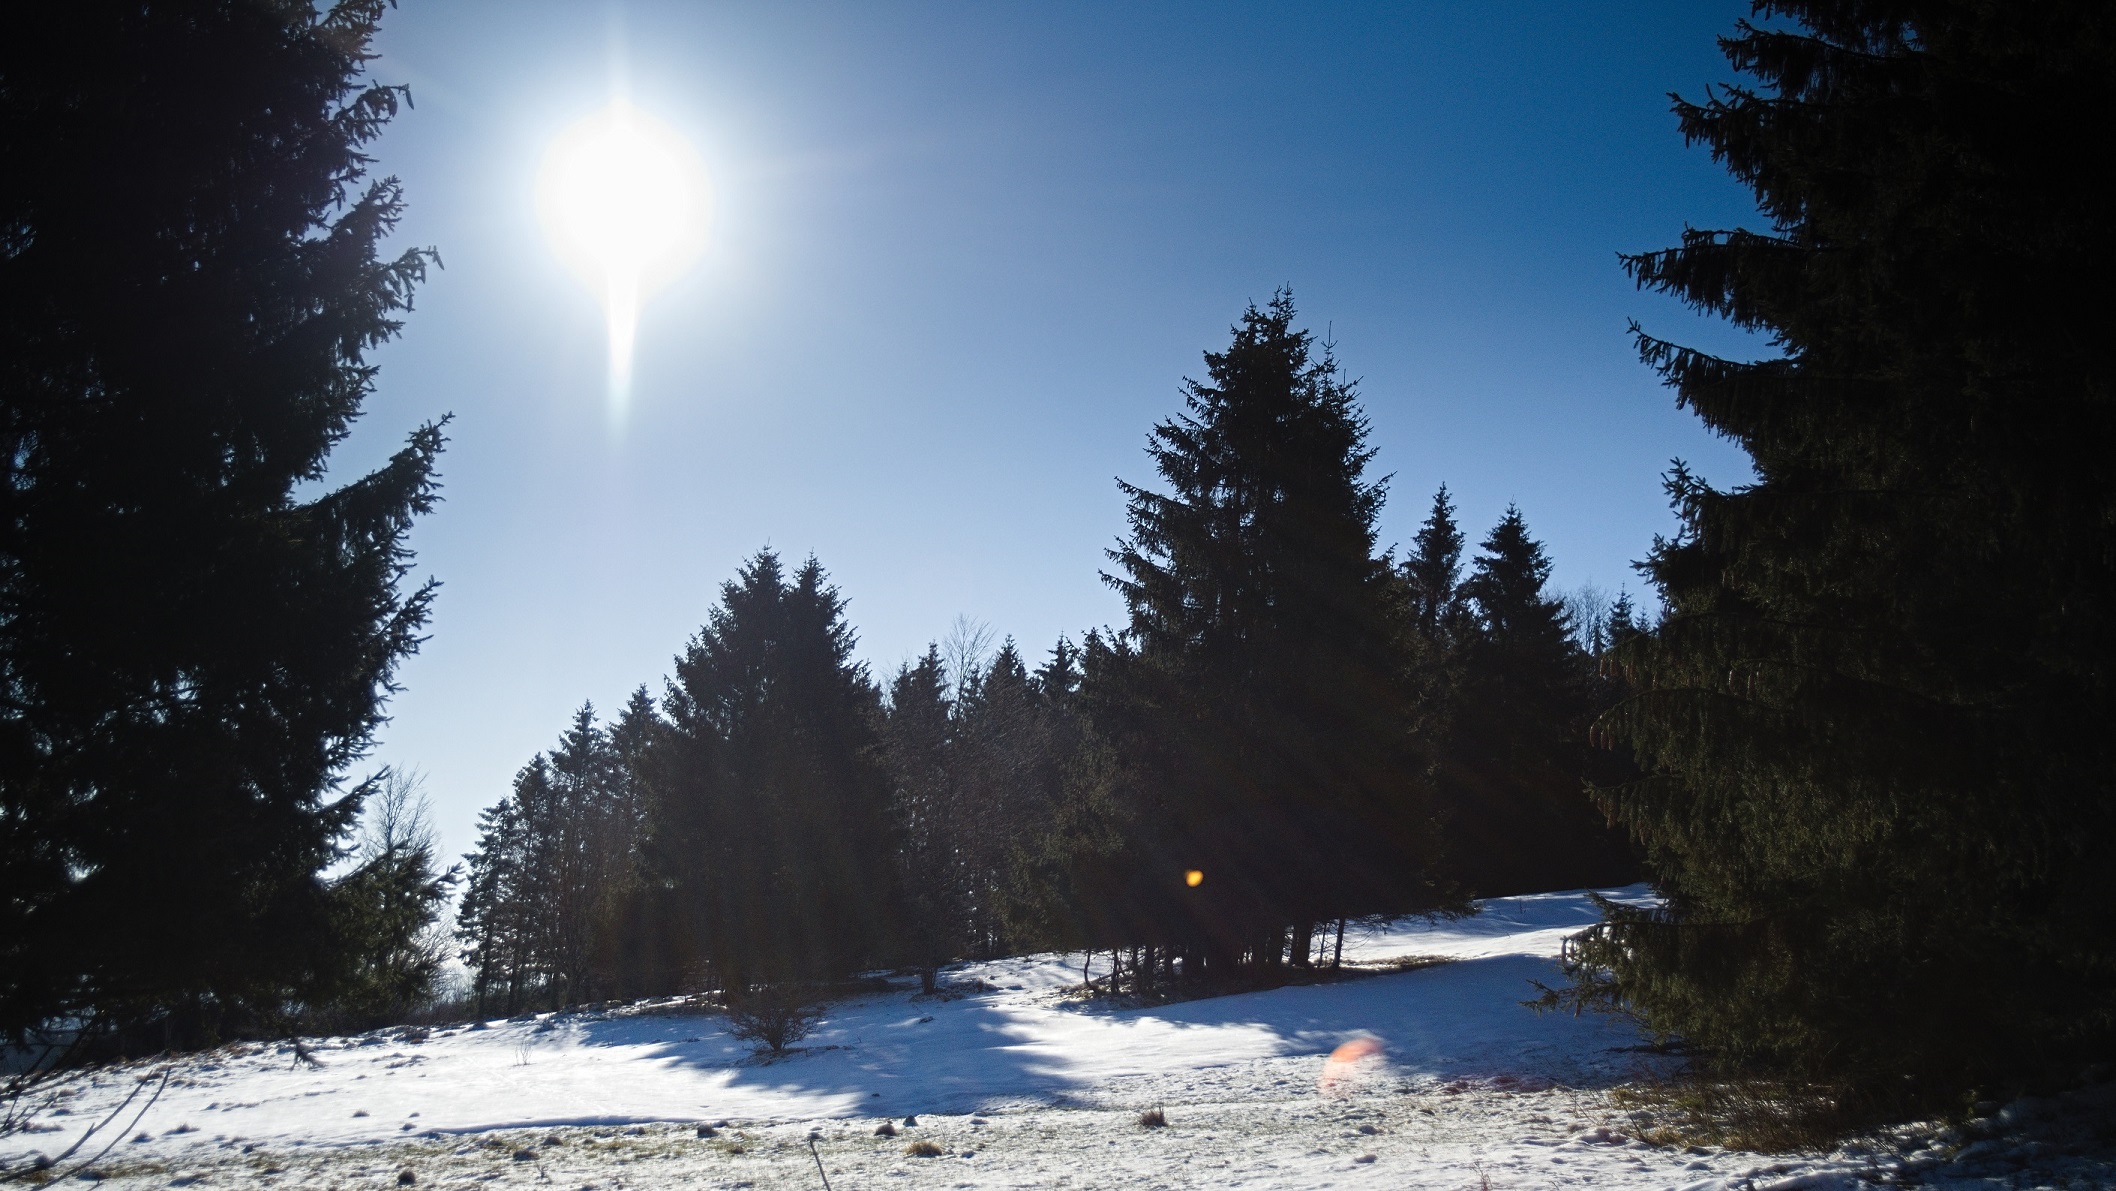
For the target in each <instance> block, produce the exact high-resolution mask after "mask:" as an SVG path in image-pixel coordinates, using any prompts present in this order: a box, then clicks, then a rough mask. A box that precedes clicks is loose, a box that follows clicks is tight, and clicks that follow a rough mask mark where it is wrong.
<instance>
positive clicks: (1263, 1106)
mask: <svg viewBox="0 0 2116 1191" xmlns="http://www.w3.org/2000/svg"><path fill="white" fill-rule="evenodd" d="M1607 892H1608V893H1610V895H1612V896H1617V897H1624V898H1640V897H1643V896H1644V891H1643V890H1641V889H1628V890H1616V891H1607ZM1594 917H1595V914H1594V910H1593V907H1592V905H1591V903H1590V902H1589V901H1588V900H1587V898H1586V896H1585V895H1584V894H1580V893H1570V894H1547V895H1539V896H1533V897H1520V898H1506V899H1499V900H1495V901H1492V902H1489V903H1487V904H1486V906H1485V909H1484V912H1483V913H1481V914H1480V915H1478V916H1476V917H1474V918H1471V919H1466V920H1462V921H1457V922H1441V923H1428V922H1424V921H1422V920H1409V921H1403V922H1397V923H1389V924H1382V925H1378V926H1375V927H1372V928H1370V929H1368V930H1365V931H1362V932H1357V933H1355V934H1354V935H1353V936H1351V937H1349V938H1348V939H1347V942H1346V956H1347V959H1348V960H1354V961H1358V962H1360V963H1362V964H1368V965H1378V964H1380V963H1382V962H1383V961H1387V960H1392V959H1397V958H1402V957H1410V956H1420V957H1440V958H1445V959H1447V960H1450V961H1452V962H1448V963H1443V964H1435V965H1431V966H1424V967H1418V968H1415V969H1413V970H1407V971H1401V972H1393V973H1389V974H1382V975H1373V976H1370V977H1366V978H1363V979H1354V980H1347V981H1344V982H1339V983H1330V984H1320V985H1309V986H1302V987H1290V988H1282V989H1277V990H1273V991H1270V992H1262V993H1251V994H1246V995H1241V996H1230V997H1221V998H1215V999H1210V1000H1202V1001H1190V1002H1183V1003H1178V1004H1173V1005H1167V1006H1162V1007H1157V1008H1148V1009H1130V1010H1113V1009H1108V1008H1104V1007H1091V1006H1083V1005H1082V1004H1081V1003H1080V1002H1079V1001H1077V1000H1075V999H1072V998H1069V997H1067V996H1065V995H1064V994H1063V992H1062V991H1061V990H1062V989H1064V988H1065V987H1066V986H1069V985H1077V984H1078V982H1079V980H1080V977H1081V963H1082V957H1081V956H1078V955H1074V956H1070V957H1067V956H1036V957H1028V958H1023V959H1014V960H1004V961H999V962H995V963H989V964H974V965H965V966H963V967H961V968H957V969H953V970H951V971H950V972H948V973H947V974H946V979H947V980H948V981H949V982H950V983H951V984H953V985H954V986H956V987H957V988H958V989H965V988H967V989H976V990H980V991H972V992H968V993H967V994H964V995H955V996H951V997H942V998H922V997H918V996H916V995H914V994H915V993H916V991H917V989H916V984H915V982H910V981H907V982H906V984H905V987H903V988H901V989H897V990H894V991H891V992H889V993H886V994H881V993H877V994H875V995H871V996H868V997H865V998H862V999H858V1000H853V1001H847V1002H841V1003H839V1004H837V1005H835V1006H833V1007H832V1008H831V1010H830V1013H829V1015H828V1017H827V1018H826V1019H825V1020H824V1021H823V1022H822V1024H821V1026H820V1027H819V1028H818V1030H817V1031H816V1032H815V1033H814V1034H813V1035H812V1036H811V1037H810V1038H808V1039H807V1040H806V1041H805V1042H804V1043H803V1046H802V1049H801V1050H800V1051H799V1052H798V1053H796V1054H793V1055H790V1056H787V1057H784V1058H781V1059H778V1060H776V1061H769V1062H767V1061H764V1060H761V1059H760V1058H758V1057H757V1056H755V1055H754V1054H752V1053H751V1050H750V1048H749V1047H748V1046H747V1045H746V1044H742V1043H738V1042H735V1041H734V1040H733V1039H731V1038H729V1037H728V1035H727V1033H726V1031H725V1022H724V1021H723V1020H722V1019H720V1018H718V1017H716V1016H710V1015H695V1014H693V1015H684V1014H678V1013H669V1012H655V1011H652V1010H651V1009H649V1010H647V1011H640V1010H639V1009H638V1008H637V1007H634V1008H632V1009H628V1010H625V1011H620V1012H616V1013H576V1014H557V1015H543V1016H540V1017H535V1018H527V1019H518V1020H512V1021H494V1022H487V1023H480V1024H476V1025H471V1026H466V1027H454V1028H448V1029H442V1030H436V1031H433V1032H431V1033H430V1034H429V1035H427V1036H424V1037H420V1036H419V1035H418V1034H417V1033H415V1032H414V1033H407V1032H405V1031H385V1032H380V1033H376V1034H372V1035H367V1036H363V1037H357V1038H335V1039H323V1040H318V1041H315V1042H312V1043H310V1044H309V1049H310V1050H311V1051H312V1053H313V1054H314V1057H315V1059H316V1060H317V1062H318V1063H320V1066H317V1065H310V1064H307V1063H303V1062H300V1061H298V1059H297V1056H296V1055H295V1052H294V1048H293V1047H292V1046H291V1045H264V1046H258V1045H249V1046H237V1047H231V1048H227V1049H225V1050H222V1051H218V1052H214V1053H211V1054H206V1055H200V1056H194V1057H191V1058H188V1059H185V1060H182V1061H180V1062H178V1063H176V1064H175V1065H174V1066H173V1069H171V1070H170V1074H169V1078H168V1079H167V1081H166V1085H164V1084H163V1083H161V1082H160V1075H161V1073H162V1072H163V1070H164V1067H163V1066H161V1065H141V1066H135V1067H131V1068H126V1069H118V1070H106V1071H101V1072H98V1073H95V1074H93V1075H92V1076H87V1077H84V1078H81V1079H79V1080H76V1081H74V1082H72V1083H70V1084H68V1085H67V1086H65V1087H64V1088H62V1089H61V1093H62V1095H61V1098H60V1100H59V1102H58V1103H57V1104H56V1105H55V1106H54V1107H53V1108H52V1109H50V1110H49V1111H48V1112H47V1113H46V1114H45V1115H44V1116H43V1117H42V1118H41V1119H42V1121H43V1123H44V1126H45V1128H46V1130H47V1131H44V1132H38V1133H31V1134H18V1135H16V1136H14V1137H10V1138H6V1139H0V1162H5V1163H6V1164H7V1165H8V1166H10V1167H12V1166H14V1165H16V1164H17V1163H19V1162H21V1161H22V1160H23V1159H24V1158H26V1157H28V1156H29V1155H30V1153H31V1152H33V1151H41V1152H43V1153H45V1154H48V1155H53V1156H56V1155H58V1154H59V1153H60V1152H61V1151H63V1150H65V1149H66V1148H67V1147H68V1146H70V1145H72V1144H73V1142H74V1141H75V1140H76V1139H77V1138H78V1137H79V1135H80V1133H81V1131H82V1130H83V1129H85V1128H87V1127H88V1126H89V1125H90V1124H91V1123H93V1122H95V1121H98V1120H101V1119H103V1118H104V1117H106V1116H108V1115H109V1114H110V1112H111V1110H112V1109H113V1108H114V1107H115V1106H116V1105H117V1104H118V1103H119V1102H120V1101H121V1100H122V1099H123V1098H124V1097H125V1095H126V1094H127V1093H128V1092H130V1091H132V1089H133V1088H134V1086H135V1084H136V1083H137V1082H138V1080H139V1079H140V1078H141V1077H142V1076H147V1075H150V1074H151V1075H153V1076H154V1077H155V1079H156V1081H157V1082H156V1083H154V1084H151V1085H149V1086H148V1087H147V1088H146V1089H144V1091H143V1093H142V1094H141V1095H139V1096H137V1097H136V1098H135V1099H134V1101H133V1102H132V1105H131V1106H129V1107H128V1108H127V1109H126V1111H125V1112H124V1113H123V1114H121V1115H120V1116H119V1117H118V1118H117V1120H116V1122H115V1123H114V1124H113V1125H111V1126H109V1127H108V1130H107V1132H116V1131H117V1130H118V1129H120V1127H124V1128H123V1137H124V1138H125V1140H123V1141H122V1142H120V1144H119V1145H118V1146H117V1147H116V1148H115V1149H114V1150H112V1151H111V1152H110V1153H109V1155H108V1156H107V1157H105V1158H103V1159H101V1160H100V1161H98V1162H97V1163H96V1164H95V1165H94V1166H93V1167H92V1168H90V1172H89V1177H95V1176H96V1175H101V1176H103V1177H105V1178H111V1179H116V1180H118V1181H120V1182H123V1183H127V1184H137V1185H142V1186H156V1187H160V1186H167V1185H171V1184H172V1183H174V1184H182V1185H189V1182H198V1181H202V1182H207V1183H235V1182H247V1181H259V1182H263V1183H269V1184H273V1185H281V1186H310V1185H313V1186H318V1187H322V1186H348V1185H358V1184H362V1183H365V1184H367V1185H375V1184H376V1183H377V1182H378V1181H379V1182H381V1183H386V1184H390V1185H395V1184H396V1183H397V1182H398V1180H400V1179H405V1178H408V1179H410V1180H412V1181H413V1184H414V1185H429V1186H430V1185H436V1184H447V1185H466V1186H467V1185H469V1184H471V1183H489V1182H495V1181H503V1182H504V1181H522V1182H530V1181H533V1182H538V1183H555V1184H559V1185H564V1186H568V1187H584V1186H595V1187H611V1188H618V1187H643V1186H699V1187H778V1186H786V1187H795V1186H801V1187H821V1186H822V1178H823V1173H824V1172H827V1174H828V1177H829V1179H830V1181H831V1184H832V1186H833V1187H835V1188H837V1189H838V1191H848V1189H851V1188H860V1187H872V1186H892V1187H894V1186H936V1187H940V1186H947V1187H1043V1186H1068V1187H1103V1186H1110V1187H1115V1186H1142V1187H1144V1186H1186V1187H1187V1186H1198V1187H1205V1186H1254V1187H1277V1186H1285V1187H1323V1186H1346V1187H1411V1186H1417V1187H1448V1188H1455V1187H1480V1186H1483V1185H1485V1184H1487V1183H1488V1184H1489V1185H1491V1186H1536V1187H1543V1186H1550V1185H1553V1184H1556V1185H1563V1186H1596V1187H1603V1186H1608V1187H1686V1186H1687V1187H1692V1188H1696V1189H1697V1191H1703V1189H1704V1188H1711V1187H1724V1186H1731V1185H1736V1184H1738V1183H1741V1182H1742V1181H1744V1180H1749V1181H1753V1182H1754V1183H1755V1185H1756V1186H1758V1187H1762V1186H1766V1185H1769V1184H1771V1183H1773V1182H1776V1183H1778V1184H1779V1185H1781V1186H1787V1187H1790V1186H1794V1185H1798V1186H1824V1185H1844V1186H1850V1185H1854V1183H1855V1182H1856V1181H1857V1180H1858V1178H1860V1177H1862V1176H1863V1177H1865V1178H1867V1179H1879V1178H1881V1177H1882V1176H1883V1175H1884V1174H1885V1173H1887V1172H1889V1171H1891V1170H1893V1171H1895V1172H1896V1177H1901V1176H1902V1174H1903V1173H1904V1172H1910V1171H1917V1170H1919V1169H1924V1170H1925V1171H1926V1172H1927V1174H1928V1175H1929V1176H1938V1175H1948V1176H1959V1177H1962V1178H1973V1177H1976V1176H1977V1175H1978V1169H1977V1168H1975V1167H1973V1166H1963V1165H1961V1164H1959V1163H1951V1162H1950V1161H1949V1159H1950V1158H1951V1157H1952V1147H1950V1146H1949V1145H1948V1144H1947V1139H1946V1138H1944V1137H1942V1138H1939V1139H1938V1140H1937V1141H1933V1140H1929V1139H1930V1136H1931V1132H1932V1131H1930V1130H1925V1131H1922V1132H1921V1131H1919V1130H1909V1131H1906V1132H1905V1133H1904V1134H1903V1135H1902V1137H1901V1138H1898V1139H1896V1140H1895V1141H1893V1142H1892V1143H1890V1144H1888V1145H1884V1146H1882V1147H1880V1148H1879V1149H1877V1150H1871V1151H1860V1150H1852V1151H1847V1152H1845V1153H1841V1154H1838V1155H1833V1156H1830V1157H1827V1158H1816V1159H1812V1160H1808V1161H1803V1162H1794V1163H1787V1162H1784V1161H1775V1162H1766V1161H1763V1160H1760V1159H1758V1158H1757V1157H1755V1156H1753V1155H1746V1154H1737V1153H1725V1152H1721V1151H1716V1150H1677V1149H1672V1148H1667V1147H1655V1146H1650V1145H1647V1144H1646V1143H1644V1142H1642V1141H1639V1140H1636V1139H1634V1138H1632V1137H1630V1136H1629V1131H1630V1130H1632V1129H1634V1128H1635V1125H1634V1122H1633V1121H1632V1119H1631V1118H1630V1117H1629V1116H1628V1114H1626V1113H1624V1112H1622V1111H1620V1110H1619V1109H1618V1108H1616V1107H1615V1106H1614V1105H1613V1104H1612V1103H1611V1100H1610V1097H1609V1096H1608V1091H1609V1089H1611V1088H1612V1087H1614V1086H1617V1085H1619V1084H1621V1083H1622V1082H1624V1081H1626V1080H1629V1079H1633V1078H1636V1077H1638V1076H1641V1075H1647V1074H1650V1073H1651V1072H1650V1069H1649V1065H1650V1063H1651V1062H1652V1061H1653V1060H1652V1059H1651V1058H1650V1057H1649V1056H1648V1055H1647V1054H1646V1053H1645V1052H1643V1051H1641V1050H1640V1049H1639V1048H1638V1039H1637V1038H1636V1037H1635V1036H1634V1035H1633V1034H1632V1033H1631V1032H1630V1031H1629V1030H1627V1029H1626V1028H1625V1027H1624V1026H1623V1025H1621V1024H1620V1023H1618V1022H1614V1021H1611V1020H1608V1019H1605V1018H1598V1017H1586V1018H1574V1017H1570V1016H1565V1015H1555V1014H1548V1015H1538V1014H1535V1013H1532V1012H1530V1011H1529V1010H1528V1009H1526V1008H1524V1007H1522V1005H1521V1002H1522V1001H1523V1000H1524V999H1526V998H1528V997H1529V996H1531V995H1532V994H1533V992H1534V990H1533V988H1532V986H1531V985H1530V983H1529V982H1530V981H1531V980H1535V979H1542V980H1550V979H1552V978H1554V976H1555V974H1556V967H1555V963H1554V957H1555V956H1556V954H1557V951H1558V947H1559V944H1560V941H1561V940H1562V938H1563V937H1564V935H1565V934H1567V933H1569V932H1571V931H1574V930H1578V929H1579V928H1580V927H1582V926H1585V925H1587V924H1588V923H1590V922H1592V921H1593V920H1594ZM1356 1038H1371V1039H1374V1040H1376V1041H1377V1042H1378V1043H1379V1044H1380V1047H1381V1051H1380V1054H1379V1055H1378V1056H1375V1057H1371V1058H1367V1059H1363V1060H1361V1061H1359V1062H1358V1063H1357V1064H1354V1065H1352V1066H1350V1067H1349V1068H1347V1067H1344V1066H1343V1065H1340V1066H1339V1067H1336V1068H1333V1072H1334V1073H1335V1074H1338V1075H1347V1076H1349V1078H1343V1079H1333V1080H1332V1081H1330V1082H1329V1084H1328V1086H1324V1085H1323V1081H1322V1075H1323V1072H1324V1067H1325V1059H1326V1056H1328V1055H1329V1054H1330V1053H1331V1051H1332V1050H1333V1049H1335V1048H1337V1047H1339V1046H1340V1045H1342V1044H1344V1043H1346V1042H1347V1041H1350V1040H1352V1039H1356ZM156 1088H159V1089H160V1091H159V1097H158V1098H157V1099H155V1100H154V1102H153V1104H152V1106H151V1107H150V1108H148V1109H147V1110H146V1115H145V1116H144V1117H143V1118H142V1119H141V1120H140V1121H139V1122H138V1123H136V1124H130V1125H129V1127H126V1126H127V1123H128V1122H129V1121H130V1119H131V1116H132V1113H133V1112H134V1111H136V1110H137V1108H138V1106H140V1105H141V1104H144V1103H146V1101H147V1099H148V1093H152V1092H153V1091H154V1090H155V1089H156ZM1148 1108H1160V1109H1162V1110H1163V1112H1164V1113H1165V1115H1166V1118H1167V1120H1168V1126H1167V1127H1166V1128H1160V1129H1151V1130H1149V1129H1145V1128H1142V1127H1141V1126H1140V1125H1139V1123H1138V1120H1137V1117H1138V1114H1139V1113H1140V1112H1141V1111H1142V1110H1144V1109H1148ZM2023 1111H2028V1110H2023ZM907 1117H915V1118H916V1120H917V1123H916V1124H906V1123H905V1118H907ZM885 1121H887V1122H890V1123H891V1124H892V1128H894V1129H896V1130H897V1132H898V1134H899V1136H895V1137H889V1136H878V1135H877V1132H876V1131H877V1128H878V1127H879V1126H880V1125H881V1124H882V1123H883V1122H885ZM701 1124H705V1125H709V1126H718V1128H717V1130H713V1131H712V1132H713V1134H714V1135H713V1136H710V1137H701V1136H700V1135H699V1134H700V1130H699V1128H698V1126H699V1125H701ZM811 1136H813V1138H814V1154H813V1155H812V1154H811V1150H810V1139H811ZM105 1140H106V1136H105V1134H98V1135H97V1136H96V1137H95V1138H94V1140H93V1142H92V1143H91V1144H90V1145H88V1146H86V1147H83V1148H82V1149H81V1150H79V1151H78V1152H77V1153H76V1154H75V1155H74V1156H73V1157H71V1158H69V1159H67V1160H65V1161H64V1162H61V1163H60V1164H59V1165H58V1167H57V1168H56V1170H55V1173H70V1172H71V1171H73V1170H74V1169H75V1168H76V1167H78V1166H79V1165H80V1164H81V1162H82V1161H83V1160H84V1159H86V1158H88V1157H90V1156H91V1155H93V1154H94V1153H96V1152H97V1151H98V1150H100V1149H102V1147H103V1144H104V1142H105ZM1960 1140H1962V1139H1960V1138H1956V1139H1955V1141H1956V1142H1957V1143H1959V1141H1960ZM916 1141H928V1142H931V1143H933V1145H934V1146H937V1147H938V1148H939V1150H940V1151H941V1155H940V1156H938V1157H917V1156H912V1155H909V1154H907V1153H906V1152H905V1150H906V1146H907V1144H909V1143H912V1142H916ZM2046 1148H2047V1147H2046ZM2010 1152H2011V1151H2008V1153H2010ZM1920 1155H1923V1157H1920ZM1986 1156H1987V1157H1988V1156H1989V1154H1988V1152H1987V1155H1986ZM1973 1157H1974V1155H1972V1158H1973ZM2067 1161H2069V1160H2067ZM2081 1161H2082V1162H2085V1163H2086V1164H2085V1165H2076V1168H2075V1166H2074V1165H2063V1164H2060V1165H2063V1170H2064V1171H2067V1172H2070V1174H2071V1175H2072V1176H2077V1177H2075V1178H2074V1184H2073V1185H2082V1184H2081V1183H2080V1182H2079V1181H2078V1178H2079V1177H2088V1178H2092V1177H2106V1176H2107V1175H2108V1174H2109V1173H2110V1171H2111V1168H2110V1167H2108V1166H2107V1165H2105V1164H2100V1163H2095V1162H2093V1161H2091V1160H2086V1159H2082V1160H2081ZM818 1163H820V1165H821V1168H822V1169H821V1171H819V1169H818ZM2045 1165H2048V1163H2045ZM2007 1169H2008V1171H2012V1170H2014V1169H2015V1167H2008V1168H2007ZM2053 1169H2055V1168H2053ZM2095 1172H2099V1174H2098V1175H2096V1174H2095ZM1788 1179H1798V1180H1804V1181H1800V1182H1797V1183H1788V1182H1786V1180H1788Z"/></svg>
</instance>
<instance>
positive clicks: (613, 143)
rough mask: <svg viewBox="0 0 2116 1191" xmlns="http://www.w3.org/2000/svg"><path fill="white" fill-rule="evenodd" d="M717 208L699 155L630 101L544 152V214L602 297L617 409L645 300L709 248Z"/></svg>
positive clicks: (557, 242) (567, 255)
mask: <svg viewBox="0 0 2116 1191" xmlns="http://www.w3.org/2000/svg"><path fill="white" fill-rule="evenodd" d="M711 205H712V193H711V187H710V186H709V185H708V183H707V179H706V175H705V166H704V163H703V162H701V161H700V160H699V158H698V154H697V151H696V150H694V149H693V148H692V147H691V145H690V143H689V142H687V141H685V140H684V139H683V137H682V136H681V135H680V134H678V133H677V132H676V131H675V130H673V129H671V128H669V127H668V126H667V125H664V124H662V123H661V122H660V121H658V120H655V119H654V118H653V117H651V116H648V115H647V114H646V113H644V112H642V111H640V110H639V109H637V108H635V107H633V106H632V105H631V104H630V103H627V102H625V101H624V100H618V101H617V102H615V103H613V104H611V105H610V106H609V107H608V108H606V109H604V110H603V111H601V112H598V113H596V114H595V115H593V116H590V117H588V118H587V119H585V120H582V121H581V122H580V123H578V124H575V125H574V126H572V127H571V128H569V129H567V130H566V131H565V132H564V133H562V134H560V136H559V138H558V139H557V140H556V141H554V142H552V145H551V150H550V152H549V153H547V154H546V155H545V157H544V166H543V172H542V174H541V175H540V177H539V179H538V182H537V213H538V215H539V216H540V217H541V219H542V220H543V224H544V230H545V233H546V234H547V235H549V236H550V237H551V242H552V244H553V245H554V246H555V247H556V248H557V249H558V253H559V256H560V257H561V258H562V259H563V260H564V261H565V262H566V264H567V266H568V267H570V268H571V269H572V270H573V271H574V272H575V273H576V274H578V275H579V277H580V279H581V280H582V281H584V282H586V283H587V285H588V287H589V288H590V289H591V290H593V291H594V292H595V295H596V297H598V298H599V299H601V301H602V304H603V312H604V315H605V318H606V321H607V323H608V326H607V330H608V333H609V350H610V398H611V402H612V408H613V411H616V412H621V410H622V407H623V405H624V403H625V401H626V400H627V399H628V398H629V396H630V391H631V381H632V351H633V346H634V344H635V342H636V341H637V339H638V334H639V310H640V306H641V304H642V303H643V302H645V300H646V299H647V298H648V297H649V296H651V295H652V293H653V292H654V291H655V290H657V289H659V288H660V287H662V286H664V285H666V284H668V283H669V282H671V281H673V280H675V279H676V278H677V277H678V276H679V275H681V274H682V273H683V272H684V270H686V269H688V268H689V267H690V266H691V264H692V263H693V262H694V261H695V260H696V259H697V257H698V254H699V253H700V252H702V251H704V248H705V233H706V226H707V222H708V219H709V216H710V212H711Z"/></svg>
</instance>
